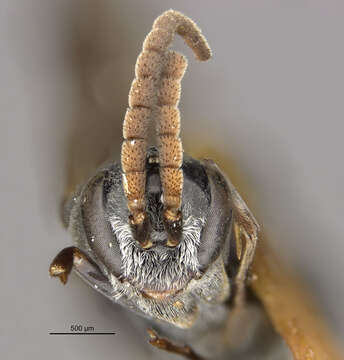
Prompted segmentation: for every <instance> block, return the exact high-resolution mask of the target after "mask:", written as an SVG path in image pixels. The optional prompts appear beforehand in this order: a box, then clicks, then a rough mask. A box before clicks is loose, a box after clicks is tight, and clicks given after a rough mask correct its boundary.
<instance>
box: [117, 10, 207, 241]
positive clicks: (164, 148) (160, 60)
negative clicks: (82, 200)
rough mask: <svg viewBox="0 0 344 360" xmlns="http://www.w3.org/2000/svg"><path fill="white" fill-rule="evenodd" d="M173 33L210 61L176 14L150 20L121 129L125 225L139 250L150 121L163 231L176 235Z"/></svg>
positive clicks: (179, 58)
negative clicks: (127, 217) (155, 138)
mask: <svg viewBox="0 0 344 360" xmlns="http://www.w3.org/2000/svg"><path fill="white" fill-rule="evenodd" d="M175 33H177V34H179V35H180V36H181V37H183V38H184V40H185V42H186V44H187V45H189V46H190V47H191V49H192V50H193V51H194V53H195V55H196V57H197V59H199V60H201V61H205V60H208V59H209V58H210V57H211V50H210V48H209V46H208V43H207V41H206V39H205V38H204V36H203V35H202V33H201V30H200V29H199V28H198V27H197V25H196V24H195V23H194V22H193V21H192V20H191V19H189V18H188V17H186V16H185V15H183V14H182V13H180V12H177V11H174V10H169V11H166V12H164V13H163V14H162V15H160V16H159V17H158V18H157V19H156V20H155V22H154V24H153V28H152V30H151V32H150V33H149V34H148V35H147V37H146V39H145V41H144V43H143V49H142V52H141V53H140V55H139V57H138V59H137V62H136V67H135V76H136V77H135V79H134V81H133V83H132V85H131V89H130V92H129V108H128V110H127V113H126V115H125V118H124V124H123V137H124V141H123V145H122V154H121V162H122V170H123V184H124V192H125V194H126V197H127V200H128V208H129V211H130V214H131V215H130V221H131V224H132V225H133V228H134V229H135V231H136V239H137V240H138V241H139V242H140V243H141V245H143V246H145V245H147V241H148V236H149V231H148V226H149V224H148V220H147V216H146V214H145V184H146V172H145V164H146V154H147V129H148V125H149V121H150V120H151V119H156V124H157V136H158V147H159V164H160V179H161V184H162V190H163V202H164V208H165V211H164V219H165V226H167V230H168V231H169V232H171V233H174V235H176V236H175V237H178V236H177V233H178V231H180V230H181V229H180V228H181V212H180V208H181V198H182V189H183V173H182V170H181V165H182V162H183V148H182V143H181V140H180V137H179V133H180V113H179V110H178V103H179V99H180V90H181V79H182V77H183V75H184V72H185V69H186V67H187V61H186V58H185V57H184V56H183V55H181V54H179V53H177V52H173V51H169V50H168V49H169V47H170V45H171V43H172V41H173V38H174V34H175ZM176 243H178V241H175V244H176ZM175 244H174V245H175Z"/></svg>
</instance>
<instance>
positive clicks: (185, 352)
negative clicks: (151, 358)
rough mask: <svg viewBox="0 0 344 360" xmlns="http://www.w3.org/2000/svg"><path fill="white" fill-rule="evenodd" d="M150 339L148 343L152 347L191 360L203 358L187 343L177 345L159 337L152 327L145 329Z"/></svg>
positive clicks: (201, 359)
mask: <svg viewBox="0 0 344 360" xmlns="http://www.w3.org/2000/svg"><path fill="white" fill-rule="evenodd" d="M147 331H148V334H149V337H150V340H149V343H150V344H151V345H153V346H154V347H156V348H158V349H161V350H165V351H168V352H170V353H174V354H177V355H181V356H183V357H185V358H187V359H191V360H204V359H203V358H202V357H200V356H199V355H198V354H196V353H195V352H194V351H193V350H192V349H191V348H190V346H188V345H184V346H178V345H175V344H173V343H172V342H171V341H169V340H167V339H164V338H161V337H159V336H158V334H157V333H156V332H155V331H154V330H153V329H147Z"/></svg>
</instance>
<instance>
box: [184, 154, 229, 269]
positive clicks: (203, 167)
mask: <svg viewBox="0 0 344 360" xmlns="http://www.w3.org/2000/svg"><path fill="white" fill-rule="evenodd" d="M183 172H184V179H185V180H184V191H183V203H184V204H186V205H184V206H188V207H189V208H190V213H191V214H192V216H194V217H196V218H199V219H202V222H203V228H202V232H201V238H200V243H199V248H198V261H199V264H200V270H205V269H206V268H207V267H208V266H209V265H210V264H211V263H212V262H213V261H214V260H215V259H216V258H217V257H218V256H219V254H220V251H221V250H222V249H223V247H224V246H228V243H229V242H226V239H227V237H228V236H229V234H230V231H229V229H230V224H231V218H232V210H231V206H230V197H229V195H230V193H229V188H228V186H227V183H226V179H225V178H224V176H223V174H222V173H221V172H220V170H219V169H218V167H217V166H216V165H215V164H214V163H212V162H210V161H196V160H194V159H192V158H190V157H187V156H185V161H184V164H183Z"/></svg>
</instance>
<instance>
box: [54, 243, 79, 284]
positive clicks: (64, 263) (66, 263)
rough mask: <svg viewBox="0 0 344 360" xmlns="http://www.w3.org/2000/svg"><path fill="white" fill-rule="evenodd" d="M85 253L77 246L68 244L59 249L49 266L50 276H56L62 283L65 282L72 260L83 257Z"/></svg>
mask: <svg viewBox="0 0 344 360" xmlns="http://www.w3.org/2000/svg"><path fill="white" fill-rule="evenodd" d="M83 258H85V255H84V254H83V253H82V252H80V251H79V249H78V248H76V247H74V246H70V247H67V248H64V249H63V250H61V251H60V252H59V253H58V254H57V255H56V256H55V258H54V260H53V261H52V263H51V264H50V267H49V274H50V276H55V277H58V278H59V279H60V280H61V282H62V284H64V285H65V284H66V283H67V280H68V276H69V274H70V273H71V271H72V268H73V264H74V260H78V259H83Z"/></svg>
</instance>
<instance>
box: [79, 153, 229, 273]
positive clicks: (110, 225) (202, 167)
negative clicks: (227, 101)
mask: <svg viewBox="0 0 344 360" xmlns="http://www.w3.org/2000/svg"><path fill="white" fill-rule="evenodd" d="M182 169H183V173H184V187H183V195H182V204H183V205H182V213H183V223H182V226H181V241H182V242H183V241H184V240H183V238H187V236H194V235H192V234H193V233H191V230H192V231H194V230H197V231H196V232H194V233H195V234H196V233H197V234H198V235H197V236H198V237H199V239H195V241H196V242H197V243H198V246H197V254H196V256H197V261H198V264H199V270H200V271H203V270H206V269H207V267H208V266H209V265H210V264H211V263H212V262H213V261H214V260H215V259H216V258H217V257H218V256H219V254H220V251H221V250H222V249H223V247H224V246H227V243H228V242H226V239H227V236H228V234H229V233H230V232H229V229H230V223H231V208H230V201H229V190H228V187H227V184H226V180H225V178H224V176H223V175H222V173H221V172H220V171H219V169H218V168H217V167H216V165H214V164H213V163H212V162H209V161H203V162H201V161H197V160H194V159H192V158H191V157H188V156H184V162H183V166H182ZM161 195H162V190H161V184H160V180H159V174H158V164H151V165H150V166H148V167H147V186H146V199H147V214H148V217H147V219H148V221H149V234H148V237H149V239H150V244H151V245H150V247H149V248H151V247H152V249H151V251H156V252H159V251H162V250H161V247H165V248H169V247H170V248H171V249H172V248H173V247H175V246H176V245H177V244H174V243H172V245H171V242H173V238H172V240H171V237H170V233H169V232H168V231H167V230H166V226H165V224H164V216H163V203H162V196H161ZM81 196H82V206H81V212H82V219H83V225H84V228H85V235H86V238H87V243H88V245H89V247H90V248H91V249H92V251H93V253H94V255H95V256H96V258H97V259H98V260H99V261H100V262H101V263H102V264H103V265H104V268H106V269H107V270H108V271H109V272H111V273H113V274H114V275H116V276H120V275H121V274H122V263H123V261H126V260H127V259H123V256H125V255H124V254H123V253H122V251H121V248H120V244H121V242H122V245H123V241H126V240H127V239H125V237H128V236H130V235H131V234H130V229H129V227H128V226H127V225H128V218H129V211H128V208H127V203H126V197H125V194H124V192H123V187H122V176H121V171H120V168H119V166H118V165H113V166H112V167H109V168H108V169H107V170H104V171H102V172H100V173H99V174H98V175H97V176H95V177H94V178H93V179H91V181H90V182H89V183H88V184H87V185H86V186H85V189H84V190H83V192H82V195H81ZM114 219H115V220H116V221H115V223H114V221H113V220H114ZM116 226H117V227H120V226H122V227H123V228H125V227H126V229H127V231H124V230H123V231H122V232H121V231H116V230H118V228H116ZM197 227H198V229H195V228H197ZM189 229H191V230H189ZM133 238H134V236H133ZM132 240H133V239H132ZM182 245H183V244H182ZM138 247H139V245H138ZM142 251H148V250H145V249H144V248H143V249H142ZM171 256H172V257H173V258H174V259H175V260H176V261H179V259H178V258H177V257H178V251H176V252H175V253H171ZM142 265H144V264H142Z"/></svg>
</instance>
